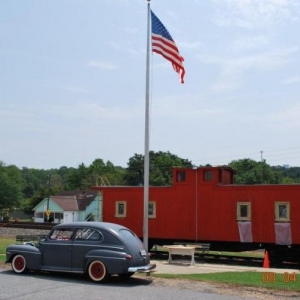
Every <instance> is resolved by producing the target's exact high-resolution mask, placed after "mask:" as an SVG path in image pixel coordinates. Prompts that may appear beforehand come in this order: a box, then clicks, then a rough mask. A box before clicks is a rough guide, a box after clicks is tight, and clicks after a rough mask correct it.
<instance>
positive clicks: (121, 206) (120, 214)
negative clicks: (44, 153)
mask: <svg viewBox="0 0 300 300" xmlns="http://www.w3.org/2000/svg"><path fill="white" fill-rule="evenodd" d="M115 217H117V218H124V217H126V201H116V212H115Z"/></svg>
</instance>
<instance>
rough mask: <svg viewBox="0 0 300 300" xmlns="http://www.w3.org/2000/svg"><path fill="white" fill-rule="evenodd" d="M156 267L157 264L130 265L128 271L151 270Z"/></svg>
mask: <svg viewBox="0 0 300 300" xmlns="http://www.w3.org/2000/svg"><path fill="white" fill-rule="evenodd" d="M155 268H156V264H149V265H146V266H138V267H130V268H128V272H149V271H151V270H153V269H155Z"/></svg>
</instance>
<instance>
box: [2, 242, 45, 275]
mask: <svg viewBox="0 0 300 300" xmlns="http://www.w3.org/2000/svg"><path fill="white" fill-rule="evenodd" d="M18 254H20V255H22V256H24V258H25V260H26V268H27V269H29V270H39V269H40V265H41V257H42V255H41V251H40V249H39V248H37V247H35V246H32V245H10V246H8V247H7V248H6V261H5V262H6V263H11V262H12V260H13V258H14V257H15V256H16V255H18Z"/></svg>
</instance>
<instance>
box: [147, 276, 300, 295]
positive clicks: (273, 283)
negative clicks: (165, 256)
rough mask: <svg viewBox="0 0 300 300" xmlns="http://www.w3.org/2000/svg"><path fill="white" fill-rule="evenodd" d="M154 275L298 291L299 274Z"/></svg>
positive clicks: (299, 289) (299, 287) (299, 286)
mask: <svg viewBox="0 0 300 300" xmlns="http://www.w3.org/2000/svg"><path fill="white" fill-rule="evenodd" d="M152 276H154V277H160V278H170V279H175V278H176V279H186V280H196V281H206V282H217V283H227V284H233V285H242V286H253V287H264V288H272V289H280V290H293V291H300V275H299V274H295V273H293V272H289V273H285V274H275V273H273V272H271V271H268V272H264V273H260V272H224V273H209V274H155V273H153V275H152Z"/></svg>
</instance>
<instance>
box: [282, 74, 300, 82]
mask: <svg viewBox="0 0 300 300" xmlns="http://www.w3.org/2000/svg"><path fill="white" fill-rule="evenodd" d="M282 83H283V84H294V83H300V76H293V77H289V78H286V79H285V80H283V81H282Z"/></svg>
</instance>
